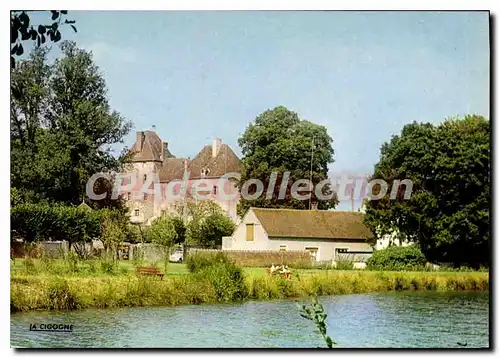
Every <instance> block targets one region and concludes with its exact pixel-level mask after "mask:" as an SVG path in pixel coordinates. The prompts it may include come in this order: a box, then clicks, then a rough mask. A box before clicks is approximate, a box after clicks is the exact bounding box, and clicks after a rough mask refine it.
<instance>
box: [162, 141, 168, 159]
mask: <svg viewBox="0 0 500 358" xmlns="http://www.w3.org/2000/svg"><path fill="white" fill-rule="evenodd" d="M167 153H168V142H163V160H165V159H167Z"/></svg>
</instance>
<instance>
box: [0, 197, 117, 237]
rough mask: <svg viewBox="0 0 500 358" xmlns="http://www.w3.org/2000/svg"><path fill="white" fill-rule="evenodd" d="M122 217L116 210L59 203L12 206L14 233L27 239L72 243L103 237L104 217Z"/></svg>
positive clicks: (13, 235)
mask: <svg viewBox="0 0 500 358" xmlns="http://www.w3.org/2000/svg"><path fill="white" fill-rule="evenodd" d="M105 216H106V217H112V218H113V219H115V220H122V218H123V215H122V214H121V213H120V212H118V211H116V210H109V209H102V210H90V209H89V208H88V207H79V206H69V205H60V204H19V205H16V206H14V207H12V208H11V211H10V217H11V237H13V238H14V237H19V238H22V239H24V241H26V242H38V241H44V240H67V241H68V242H70V243H73V242H82V241H88V240H90V239H91V238H97V237H100V234H101V220H102V219H103V218H104V217H105Z"/></svg>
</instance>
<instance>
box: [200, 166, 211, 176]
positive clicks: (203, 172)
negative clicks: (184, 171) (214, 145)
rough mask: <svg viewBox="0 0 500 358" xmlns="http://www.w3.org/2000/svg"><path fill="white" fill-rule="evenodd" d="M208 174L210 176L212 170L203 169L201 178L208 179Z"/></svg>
mask: <svg viewBox="0 0 500 358" xmlns="http://www.w3.org/2000/svg"><path fill="white" fill-rule="evenodd" d="M208 174H210V170H209V169H208V168H203V169H202V170H201V177H202V178H204V177H206V176H207V175H208Z"/></svg>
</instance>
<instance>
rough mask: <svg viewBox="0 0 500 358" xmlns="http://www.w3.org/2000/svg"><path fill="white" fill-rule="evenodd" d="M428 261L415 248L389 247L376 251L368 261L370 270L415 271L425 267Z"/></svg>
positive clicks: (412, 246)
mask: <svg viewBox="0 0 500 358" xmlns="http://www.w3.org/2000/svg"><path fill="white" fill-rule="evenodd" d="M425 263H426V259H425V256H424V254H423V253H422V251H420V249H419V248H418V247H417V246H415V245H411V246H389V247H388V248H386V249H383V250H378V251H375V252H374V253H373V255H372V257H370V258H369V259H368V260H367V261H366V266H367V268H368V269H369V270H394V271H400V270H414V269H422V268H424V267H425Z"/></svg>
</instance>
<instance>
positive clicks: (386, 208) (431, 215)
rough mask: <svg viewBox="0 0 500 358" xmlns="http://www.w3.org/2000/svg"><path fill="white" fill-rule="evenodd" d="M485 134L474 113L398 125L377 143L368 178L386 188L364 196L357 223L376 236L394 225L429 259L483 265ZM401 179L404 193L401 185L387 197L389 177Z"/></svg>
mask: <svg viewBox="0 0 500 358" xmlns="http://www.w3.org/2000/svg"><path fill="white" fill-rule="evenodd" d="M490 135H491V128H490V122H489V121H488V120H487V119H485V118H483V117H481V116H475V115H473V116H466V117H465V118H462V119H457V118H454V119H449V120H446V121H445V122H444V123H442V124H440V125H437V126H434V125H432V124H429V123H425V124H420V123H412V124H408V125H406V126H405V127H404V128H403V130H402V132H401V134H400V135H397V136H394V137H393V138H392V139H391V140H390V141H389V142H387V143H385V144H384V145H383V146H382V148H381V154H380V160H379V162H378V163H377V164H376V165H375V170H374V173H373V176H372V179H384V180H385V181H386V182H387V183H388V184H389V190H388V192H387V194H386V195H385V196H384V197H383V198H382V199H381V200H369V201H367V209H366V215H365V223H366V224H367V225H368V226H369V227H370V228H371V229H372V231H373V232H374V234H375V235H376V236H378V237H380V236H382V235H384V234H390V233H391V232H394V231H396V232H398V233H399V236H400V237H401V238H407V239H409V240H411V241H414V242H416V243H417V244H418V245H419V246H420V248H421V250H422V252H423V253H424V254H425V256H426V258H427V259H428V260H431V261H437V262H452V263H455V264H456V265H461V264H467V265H471V266H475V267H477V266H479V265H481V264H489V253H490V209H489V208H490V203H491V202H490V200H491V199H490V172H491V168H490V154H491V153H490ZM404 179H410V180H411V181H412V182H413V188H412V194H411V197H410V199H408V200H407V199H405V198H404V191H405V189H406V187H405V186H404V185H402V186H400V187H399V190H398V191H397V197H396V198H395V199H394V200H391V199H390V192H391V189H392V186H393V182H394V180H404ZM380 189H381V188H380V187H377V188H375V190H374V194H377V193H379V190H380Z"/></svg>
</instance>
